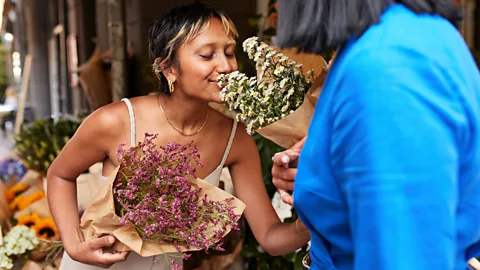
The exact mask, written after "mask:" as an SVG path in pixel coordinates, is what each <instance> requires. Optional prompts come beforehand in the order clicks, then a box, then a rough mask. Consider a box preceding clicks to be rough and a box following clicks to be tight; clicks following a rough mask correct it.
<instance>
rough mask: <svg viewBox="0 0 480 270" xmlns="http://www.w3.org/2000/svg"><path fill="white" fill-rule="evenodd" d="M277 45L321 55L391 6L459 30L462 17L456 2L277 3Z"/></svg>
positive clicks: (352, 0) (283, 0)
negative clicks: (435, 17)
mask: <svg viewBox="0 0 480 270" xmlns="http://www.w3.org/2000/svg"><path fill="white" fill-rule="evenodd" d="M278 2H279V3H278V7H279V12H278V15H279V22H278V36H277V41H278V45H279V46H281V47H297V48H299V50H301V51H306V52H313V53H318V54H322V53H325V52H328V51H329V50H333V49H337V48H340V47H341V46H342V45H344V44H345V43H346V42H347V40H349V39H350V38H352V37H353V36H354V37H359V36H361V35H362V34H363V33H364V32H365V31H366V30H367V29H368V28H369V27H370V26H372V25H374V24H376V23H378V22H379V21H380V17H381V15H382V14H383V12H384V11H385V9H386V8H387V6H388V5H390V4H393V3H400V4H403V5H405V6H406V7H407V8H408V9H410V10H412V11H413V12H415V13H417V14H421V13H428V14H436V15H439V16H441V17H443V18H445V19H447V20H448V21H450V22H451V23H452V24H453V25H455V26H457V25H458V23H459V22H460V21H461V20H462V14H461V12H460V10H459V9H458V7H457V6H456V5H455V4H454V3H453V0H278Z"/></svg>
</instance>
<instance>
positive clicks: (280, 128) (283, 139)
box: [257, 76, 325, 149]
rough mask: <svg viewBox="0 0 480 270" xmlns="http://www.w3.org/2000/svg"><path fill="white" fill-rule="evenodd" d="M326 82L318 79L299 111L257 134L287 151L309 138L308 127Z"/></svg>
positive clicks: (320, 78)
mask: <svg viewBox="0 0 480 270" xmlns="http://www.w3.org/2000/svg"><path fill="white" fill-rule="evenodd" d="M324 81H325V79H324V78H323V76H321V77H318V78H317V80H316V81H315V82H314V83H313V85H312V87H311V88H310V90H309V91H308V93H307V94H306V95H305V98H304V101H303V104H302V105H300V107H299V108H298V109H297V110H295V111H294V112H293V113H291V114H289V115H287V117H285V118H283V119H280V120H278V121H277V122H275V123H273V124H270V125H268V126H266V127H264V128H261V129H259V130H257V132H258V133H259V134H260V135H262V136H263V137H265V138H267V139H269V140H270V141H272V142H274V143H276V144H277V145H279V146H281V147H283V148H285V149H288V148H290V147H292V146H293V145H294V144H296V143H297V142H299V141H300V140H301V139H303V138H304V137H305V136H307V132H308V127H309V126H310V122H311V120H312V116H313V111H314V110H315V105H316V103H317V100H318V97H319V96H320V93H321V90H322V87H323V83H324Z"/></svg>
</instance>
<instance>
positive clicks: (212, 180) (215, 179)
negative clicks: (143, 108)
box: [102, 98, 237, 186]
mask: <svg viewBox="0 0 480 270" xmlns="http://www.w3.org/2000/svg"><path fill="white" fill-rule="evenodd" d="M122 101H123V102H125V104H126V105H127V108H128V114H129V115H130V146H131V147H133V146H135V145H136V139H135V138H136V132H135V112H134V110H133V106H132V103H131V102H130V100H129V99H127V98H124V99H122ZM236 130H237V120H233V126H232V131H231V132H230V138H229V139H228V144H227V148H226V149H225V153H224V154H223V157H222V161H221V162H220V165H218V167H217V168H216V169H215V170H214V171H213V172H211V173H210V174H209V175H208V176H207V177H205V179H203V180H204V181H206V182H207V183H209V184H211V185H214V186H218V184H219V183H220V176H221V174H222V169H223V167H224V165H225V161H226V160H227V157H228V154H229V153H230V149H231V148H232V143H233V139H234V138H235V132H236ZM102 178H104V179H103V180H105V179H106V178H108V177H105V176H104V177H102Z"/></svg>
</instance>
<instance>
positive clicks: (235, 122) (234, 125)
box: [219, 119, 237, 168]
mask: <svg viewBox="0 0 480 270" xmlns="http://www.w3.org/2000/svg"><path fill="white" fill-rule="evenodd" d="M236 131H237V120H236V119H234V120H233V126H232V131H231V132H230V138H229V139H228V144H227V148H226V149H225V153H224V154H223V158H222V162H221V163H220V166H219V167H220V168H223V166H224V165H225V162H226V161H227V157H228V154H229V153H230V149H231V148H232V143H233V139H234V138H235V133H236Z"/></svg>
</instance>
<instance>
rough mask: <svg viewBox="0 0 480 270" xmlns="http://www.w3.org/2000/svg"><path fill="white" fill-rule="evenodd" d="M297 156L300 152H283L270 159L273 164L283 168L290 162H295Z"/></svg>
mask: <svg viewBox="0 0 480 270" xmlns="http://www.w3.org/2000/svg"><path fill="white" fill-rule="evenodd" d="M299 155H300V151H298V150H285V151H283V152H280V153H276V154H275V155H274V156H273V158H272V160H273V164H274V165H276V166H279V167H284V166H285V165H288V164H289V163H291V162H292V161H295V160H297V159H298V156H299Z"/></svg>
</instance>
